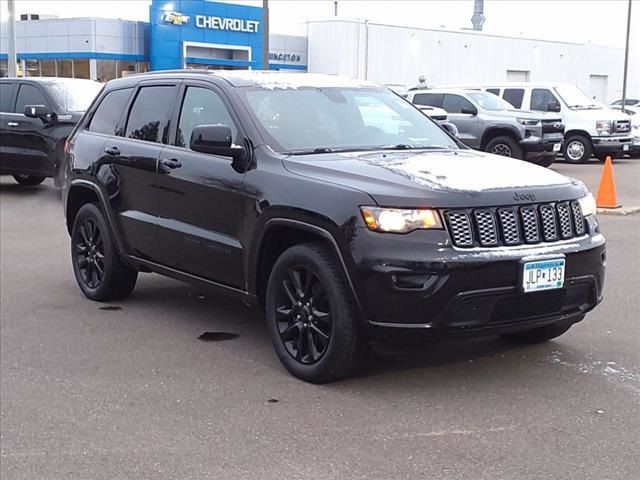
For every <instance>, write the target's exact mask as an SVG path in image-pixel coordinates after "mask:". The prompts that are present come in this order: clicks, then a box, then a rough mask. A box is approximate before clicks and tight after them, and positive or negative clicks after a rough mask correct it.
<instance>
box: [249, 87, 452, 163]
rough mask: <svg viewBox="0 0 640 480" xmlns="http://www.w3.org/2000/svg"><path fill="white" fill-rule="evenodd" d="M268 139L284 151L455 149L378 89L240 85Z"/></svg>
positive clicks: (414, 111)
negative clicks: (249, 87)
mask: <svg viewBox="0 0 640 480" xmlns="http://www.w3.org/2000/svg"><path fill="white" fill-rule="evenodd" d="M241 93H242V94H243V95H244V98H245V100H246V104H247V106H248V108H249V110H250V112H251V113H252V115H253V116H254V117H255V119H256V121H257V124H258V126H259V128H260V130H261V131H262V134H263V135H264V137H265V139H266V141H267V143H269V145H270V146H271V147H272V148H273V149H274V150H276V151H279V152H283V153H301V154H302V153H319V152H331V151H346V150H373V149H381V148H397V149H402V148H444V149H457V148H459V147H458V146H457V144H456V142H455V141H454V140H452V139H451V138H450V137H449V136H448V135H447V134H446V133H445V132H444V131H443V130H442V129H441V128H440V127H439V126H438V125H437V124H435V123H434V122H433V121H432V120H430V119H429V118H428V117H427V116H426V115H424V114H423V113H421V112H420V111H419V110H417V109H416V108H415V107H413V106H412V105H411V104H410V103H409V102H407V101H406V100H403V99H402V98H400V97H398V96H397V95H395V94H393V93H391V92H389V91H388V90H385V89H382V88H379V89H377V88H347V87H335V88H334V87H331V88H325V87H323V88H312V87H304V88H295V89H293V88H286V89H284V88H283V89H278V88H276V89H264V88H252V89H242V90H241Z"/></svg>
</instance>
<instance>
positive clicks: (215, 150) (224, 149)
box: [189, 125, 247, 160]
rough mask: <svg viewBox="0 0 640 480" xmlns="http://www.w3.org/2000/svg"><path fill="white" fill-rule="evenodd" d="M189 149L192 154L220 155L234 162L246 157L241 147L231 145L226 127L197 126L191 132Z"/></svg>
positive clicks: (228, 130)
mask: <svg viewBox="0 0 640 480" xmlns="http://www.w3.org/2000/svg"><path fill="white" fill-rule="evenodd" d="M189 147H190V148H191V150H193V151H194V152H201V153H210V154H212V155H221V156H223V157H231V158H233V159H234V160H241V159H244V158H246V155H247V150H246V149H245V148H244V147H243V146H241V145H233V143H232V138H231V129H230V128H229V127H228V126H226V125H198V126H197V127H195V128H194V129H193V131H192V132H191V140H190V142H189Z"/></svg>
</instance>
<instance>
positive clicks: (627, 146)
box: [622, 144, 629, 152]
mask: <svg viewBox="0 0 640 480" xmlns="http://www.w3.org/2000/svg"><path fill="white" fill-rule="evenodd" d="M627 150H629V145H627V144H625V145H623V146H622V151H623V152H626V151H627Z"/></svg>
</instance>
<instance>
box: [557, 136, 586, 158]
mask: <svg viewBox="0 0 640 480" xmlns="http://www.w3.org/2000/svg"><path fill="white" fill-rule="evenodd" d="M592 153H593V149H592V147H591V140H589V139H588V138H587V137H585V136H584V135H571V136H570V137H569V138H567V140H566V142H564V152H563V154H564V159H565V160H566V161H567V162H569V163H586V162H588V161H589V159H590V158H591V154H592Z"/></svg>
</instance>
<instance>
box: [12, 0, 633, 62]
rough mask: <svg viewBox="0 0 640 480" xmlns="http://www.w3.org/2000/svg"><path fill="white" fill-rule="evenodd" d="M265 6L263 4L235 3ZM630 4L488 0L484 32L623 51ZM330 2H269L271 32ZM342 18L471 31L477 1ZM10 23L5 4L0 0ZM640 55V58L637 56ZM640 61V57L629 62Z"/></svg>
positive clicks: (89, 11) (61, 6)
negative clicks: (610, 47)
mask: <svg viewBox="0 0 640 480" xmlns="http://www.w3.org/2000/svg"><path fill="white" fill-rule="evenodd" d="M15 3H16V10H17V13H18V14H20V13H42V14H53V15H58V16H60V17H109V18H124V19H131V20H144V21H146V20H148V17H149V5H150V3H151V1H150V0H15ZM231 3H243V4H247V5H256V6H262V1H261V0H256V1H251V0H249V1H233V2H231ZM627 6H628V1H627V0H486V1H485V17H486V22H485V24H484V31H485V32H487V33H495V34H499V35H512V36H525V37H533V38H539V39H549V40H561V41H569V42H577V43H586V42H592V43H595V44H599V45H612V46H616V47H624V40H625V29H626V17H627ZM333 9H334V2H333V1H332V0H295V1H294V0H270V1H269V12H270V17H271V18H270V26H271V31H272V32H273V33H289V34H304V33H305V27H304V22H305V21H307V20H312V19H314V18H324V17H329V16H333ZM338 14H339V15H340V16H346V17H358V18H364V19H367V20H370V21H373V22H378V23H390V24H395V25H406V26H414V27H425V28H434V27H435V28H441V27H444V28H447V29H460V28H470V27H471V15H472V14H473V0H423V1H420V0H413V1H403V0H387V1H383V0H378V1H371V0H340V1H339V2H338ZM0 17H2V19H3V20H6V17H7V1H6V0H0ZM631 32H632V37H631V46H632V48H634V49H635V48H637V47H635V45H640V0H633V13H632V20H631ZM638 56H640V54H638ZM630 61H639V62H640V58H631V59H630Z"/></svg>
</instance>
